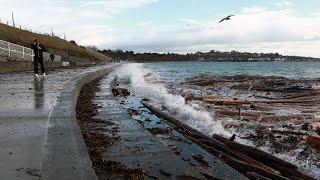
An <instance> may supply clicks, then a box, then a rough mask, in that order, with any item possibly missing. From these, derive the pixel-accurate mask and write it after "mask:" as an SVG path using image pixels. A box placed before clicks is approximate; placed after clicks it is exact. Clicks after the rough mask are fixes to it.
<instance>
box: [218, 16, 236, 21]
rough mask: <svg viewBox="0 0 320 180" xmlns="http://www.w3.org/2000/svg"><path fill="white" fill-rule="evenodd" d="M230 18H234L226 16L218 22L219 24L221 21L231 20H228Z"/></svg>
mask: <svg viewBox="0 0 320 180" xmlns="http://www.w3.org/2000/svg"><path fill="white" fill-rule="evenodd" d="M232 16H234V15H229V16H227V17H225V18H223V19H221V20H220V21H219V23H221V22H222V21H227V20H231V19H230V18H231V17H232Z"/></svg>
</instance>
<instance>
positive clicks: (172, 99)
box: [116, 64, 231, 136]
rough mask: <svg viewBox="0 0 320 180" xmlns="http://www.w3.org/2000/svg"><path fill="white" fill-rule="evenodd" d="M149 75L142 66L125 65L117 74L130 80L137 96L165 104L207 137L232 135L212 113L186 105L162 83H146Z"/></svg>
mask: <svg viewBox="0 0 320 180" xmlns="http://www.w3.org/2000/svg"><path fill="white" fill-rule="evenodd" d="M148 73H150V71H148V70H147V69H144V68H143V67H142V65H141V64H125V65H123V66H122V67H121V68H120V69H118V71H117V72H116V74H117V75H118V77H119V79H128V78H129V79H130V82H131V88H132V91H133V93H134V94H135V95H138V96H142V97H145V98H150V99H152V100H153V101H156V102H159V103H161V104H163V105H164V106H165V107H167V109H168V110H170V112H171V113H173V114H175V115H176V116H177V117H179V120H181V121H184V122H183V123H186V124H188V125H190V126H191V127H193V128H196V129H197V130H199V131H201V132H204V133H205V134H207V135H212V134H220V135H224V136H230V135H231V134H230V133H229V132H228V131H226V130H225V129H224V128H223V126H222V123H221V121H215V119H214V118H213V114H212V113H209V112H206V111H202V110H197V109H195V108H194V107H193V106H192V105H189V104H186V102H185V99H184V98H183V97H182V96H180V95H175V94H171V93H169V92H168V89H167V88H166V87H165V86H164V85H163V84H161V83H148V82H146V80H145V78H144V75H146V74H148Z"/></svg>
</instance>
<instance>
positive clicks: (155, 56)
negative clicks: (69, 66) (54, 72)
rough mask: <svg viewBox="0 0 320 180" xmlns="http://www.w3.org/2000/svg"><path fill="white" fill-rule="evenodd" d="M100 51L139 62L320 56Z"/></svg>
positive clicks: (280, 58)
mask: <svg viewBox="0 0 320 180" xmlns="http://www.w3.org/2000/svg"><path fill="white" fill-rule="evenodd" d="M99 52H100V53H103V54H105V55H106V56H109V57H111V58H112V59H115V60H117V59H121V60H127V61H137V62H151V61H318V60H320V58H314V57H302V56H287V55H281V54H279V53H249V52H238V51H230V52H221V51H215V50H212V51H210V52H205V53H203V52H197V53H187V54H178V53H135V52H133V51H122V50H110V49H108V50H102V51H99Z"/></svg>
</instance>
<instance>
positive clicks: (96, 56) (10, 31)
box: [0, 23, 110, 62]
mask: <svg viewBox="0 0 320 180" xmlns="http://www.w3.org/2000/svg"><path fill="white" fill-rule="evenodd" d="M0 39H1V40H5V41H8V42H11V43H15V44H19V45H22V46H26V47H30V46H31V44H32V42H33V40H34V39H38V40H40V41H41V43H42V44H43V45H44V46H45V47H46V48H47V49H52V50H55V52H59V51H60V52H64V54H65V53H67V54H68V55H69V56H74V57H79V58H89V59H91V60H95V61H100V62H105V61H108V60H109V59H110V58H109V57H107V56H105V55H103V54H101V53H98V52H96V51H94V50H91V49H89V48H85V47H83V46H78V45H76V44H74V43H70V42H69V41H66V40H63V39H61V38H59V37H53V36H49V35H40V34H35V33H32V32H30V31H26V30H22V29H19V28H14V27H11V26H8V25H6V24H1V23H0ZM58 54H59V53H58Z"/></svg>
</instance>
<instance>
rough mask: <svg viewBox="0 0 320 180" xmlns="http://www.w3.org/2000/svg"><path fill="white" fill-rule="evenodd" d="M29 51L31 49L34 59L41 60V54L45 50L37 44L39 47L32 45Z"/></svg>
mask: <svg viewBox="0 0 320 180" xmlns="http://www.w3.org/2000/svg"><path fill="white" fill-rule="evenodd" d="M31 49H33V53H34V57H35V58H41V59H43V52H45V51H46V49H45V48H44V47H43V46H42V44H39V45H36V44H32V46H31Z"/></svg>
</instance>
